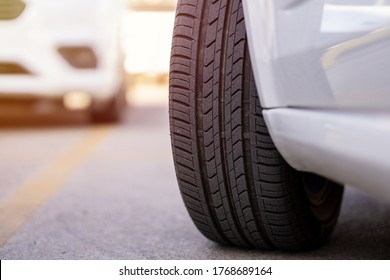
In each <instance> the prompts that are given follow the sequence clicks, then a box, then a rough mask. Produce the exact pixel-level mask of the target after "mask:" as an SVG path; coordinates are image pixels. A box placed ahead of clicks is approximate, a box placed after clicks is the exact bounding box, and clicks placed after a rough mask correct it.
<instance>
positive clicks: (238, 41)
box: [169, 0, 343, 250]
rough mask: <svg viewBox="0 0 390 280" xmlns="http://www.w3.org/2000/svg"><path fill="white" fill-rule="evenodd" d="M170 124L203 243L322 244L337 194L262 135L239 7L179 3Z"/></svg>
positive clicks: (338, 189) (182, 183)
mask: <svg viewBox="0 0 390 280" xmlns="http://www.w3.org/2000/svg"><path fill="white" fill-rule="evenodd" d="M169 91H170V94H169V115H170V116H169V118H170V131H171V141H172V149H173V157H174V163H175V169H176V175H177V180H178V184H179V187H180V191H181V195H182V198H183V200H184V203H185V206H186V208H187V210H188V212H189V214H190V216H191V218H192V220H193V222H194V223H195V225H196V227H197V228H198V229H199V231H200V232H201V233H202V234H203V235H205V236H206V237H207V238H209V239H211V240H213V241H216V242H219V243H222V244H232V245H237V246H243V247H255V248H262V249H281V250H307V249H313V248H317V247H319V246H321V245H323V244H324V243H325V242H326V241H327V239H328V237H329V235H330V234H331V232H332V231H333V229H334V227H335V224H336V222H337V218H338V215H339V211H340V205H341V202H342V196H343V187H342V186H340V185H338V184H336V183H333V182H331V181H329V180H327V179H324V178H321V177H320V176H317V175H314V174H309V173H304V172H298V171H296V170H294V169H293V168H292V167H290V166H289V165H288V164H287V162H286V161H285V160H284V159H283V158H282V156H281V155H280V154H279V152H278V151H277V149H276V148H275V146H274V143H273V141H272V139H271V136H270V134H269V132H268V129H267V126H266V123H265V121H264V119H263V116H262V111H263V109H262V107H261V105H260V103H259V98H258V93H257V90H256V86H255V81H254V77H253V74H252V69H251V63H250V58H249V52H248V48H247V40H246V32H245V23H244V15H243V8H242V4H241V1H240V0H232V1H227V0H225V1H222V0H216V1H208V0H179V1H178V6H177V12H176V20H175V28H174V35H173V45H172V53H171V68H170V85H169Z"/></svg>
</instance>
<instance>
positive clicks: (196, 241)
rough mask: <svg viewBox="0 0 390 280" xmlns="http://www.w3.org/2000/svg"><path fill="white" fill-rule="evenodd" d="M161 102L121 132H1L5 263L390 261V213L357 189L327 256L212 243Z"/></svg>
mask: <svg viewBox="0 0 390 280" xmlns="http://www.w3.org/2000/svg"><path fill="white" fill-rule="evenodd" d="M162 87H163V89H161V88H160V89H159V90H160V91H162V92H165V94H166V87H165V86H162ZM148 90H150V91H154V89H153V87H149V88H148ZM150 93H151V94H152V93H153V92H150ZM145 94H147V92H146V93H145ZM160 96H161V95H160ZM161 100H163V101H162V102H160V103H154V104H150V103H147V102H144V103H142V102H138V103H137V102H136V103H134V104H131V105H130V106H129V108H128V110H127V112H126V115H125V118H124V121H123V122H122V123H121V124H119V125H89V124H88V122H87V121H86V119H85V116H83V114H71V115H69V114H68V115H67V116H65V117H59V118H57V119H56V118H54V117H50V121H47V120H48V117H41V119H38V120H36V121H33V122H31V123H29V124H23V123H22V124H18V125H5V126H3V127H2V128H1V129H0V170H1V172H0V174H1V176H0V177H1V179H0V223H1V224H0V259H390V219H389V218H390V205H388V204H385V203H382V202H380V201H378V200H375V199H372V198H370V197H368V196H367V195H365V194H362V193H360V192H358V191H356V190H354V189H352V188H347V190H346V193H345V197H344V203H343V207H342V211H341V215H340V219H339V223H338V225H337V228H336V230H335V232H334V234H333V236H332V238H331V240H330V241H329V243H328V244H327V245H326V246H324V247H323V248H322V249H319V250H314V251H310V252H300V253H286V252H280V251H259V250H247V249H239V248H233V247H224V246H220V245H218V244H215V243H213V242H211V241H208V240H207V239H205V238H204V237H203V236H202V235H201V234H200V233H199V232H198V231H197V229H196V228H195V227H194V225H193V224H192V222H191V221H190V218H189V216H188V214H187V212H186V210H185V208H184V206H183V203H182V201H181V197H180V194H179V191H178V187H177V183H176V178H175V173H174V167H173V160H172V155H171V150H170V139H169V124H168V107H167V102H166V96H165V97H164V98H162V99H161Z"/></svg>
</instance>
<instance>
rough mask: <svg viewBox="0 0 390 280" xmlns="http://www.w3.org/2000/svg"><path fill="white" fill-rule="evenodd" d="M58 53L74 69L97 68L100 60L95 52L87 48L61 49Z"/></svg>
mask: <svg viewBox="0 0 390 280" xmlns="http://www.w3.org/2000/svg"><path fill="white" fill-rule="evenodd" d="M58 52H59V53H60V54H61V56H62V57H63V58H64V59H65V60H66V61H67V62H68V63H69V64H70V65H72V66H73V67H74V68H78V69H91V68H96V67H97V64H98V60H97V57H96V54H95V52H94V51H93V50H92V48H90V47H86V46H69V47H60V48H58Z"/></svg>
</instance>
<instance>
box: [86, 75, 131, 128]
mask: <svg viewBox="0 0 390 280" xmlns="http://www.w3.org/2000/svg"><path fill="white" fill-rule="evenodd" d="M125 107H126V85H125V83H124V82H123V83H122V84H121V86H120V88H119V89H118V91H117V92H116V93H115V95H114V96H112V97H111V98H110V99H109V100H107V101H106V102H105V103H104V104H100V105H99V106H92V110H91V120H92V122H94V123H115V122H119V121H120V120H121V117H122V114H123V111H124V109H125Z"/></svg>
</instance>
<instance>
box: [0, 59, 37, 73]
mask: <svg viewBox="0 0 390 280" xmlns="http://www.w3.org/2000/svg"><path fill="white" fill-rule="evenodd" d="M0 75H32V73H31V72H30V71H28V70H27V69H26V68H24V67H23V66H22V65H20V64H17V63H12V62H5V63H4V62H0Z"/></svg>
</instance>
